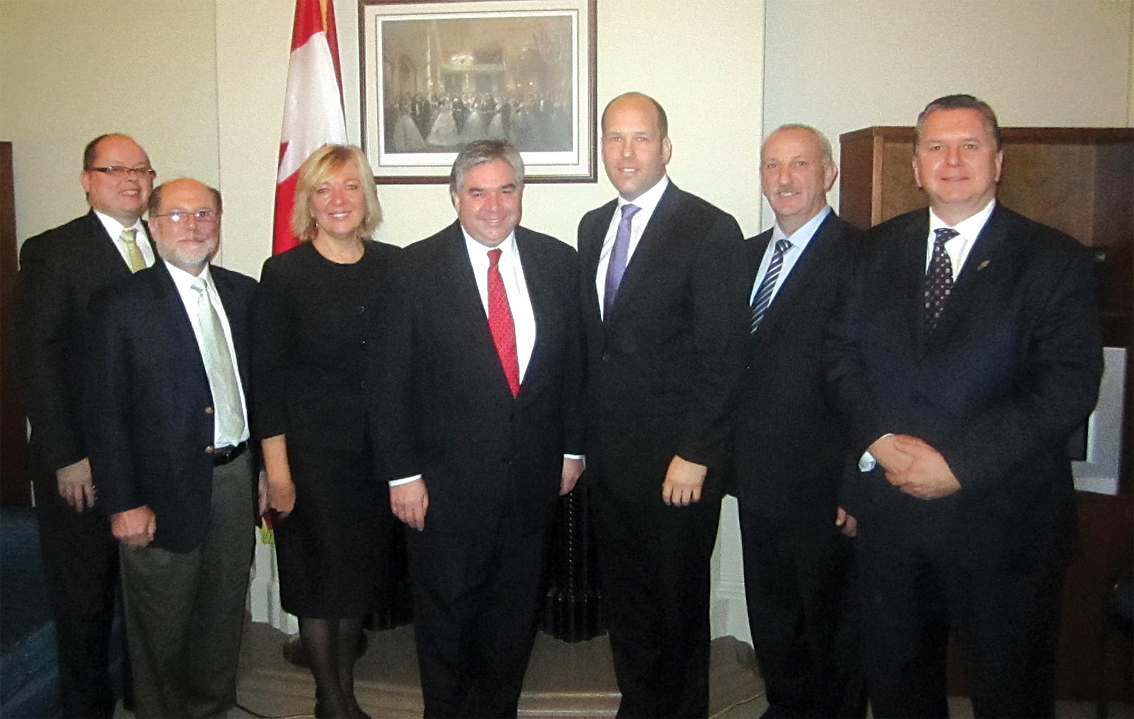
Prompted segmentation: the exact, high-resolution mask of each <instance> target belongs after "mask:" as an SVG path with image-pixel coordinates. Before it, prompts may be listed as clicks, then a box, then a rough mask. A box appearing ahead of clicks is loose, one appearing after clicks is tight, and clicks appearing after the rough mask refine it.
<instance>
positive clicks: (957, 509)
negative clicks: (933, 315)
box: [826, 205, 1102, 567]
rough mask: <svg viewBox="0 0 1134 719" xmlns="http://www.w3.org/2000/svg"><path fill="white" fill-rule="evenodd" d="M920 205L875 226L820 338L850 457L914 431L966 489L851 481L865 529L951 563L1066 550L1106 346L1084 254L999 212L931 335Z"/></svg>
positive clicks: (1042, 556) (1036, 558)
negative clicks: (1075, 475)
mask: <svg viewBox="0 0 1134 719" xmlns="http://www.w3.org/2000/svg"><path fill="white" fill-rule="evenodd" d="M928 234H929V213H928V211H927V210H918V211H915V212H911V213H908V214H905V215H902V216H899V217H896V218H894V219H892V220H890V221H888V222H885V223H883V224H881V225H879V226H878V227H876V228H874V230H872V231H871V233H870V239H869V242H868V243H867V245H865V247H864V252H863V254H862V258H861V262H860V264H859V266H858V267H857V270H856V273H855V276H854V278H853V280H852V282H851V283H850V285H849V286H848V293H847V296H846V298H845V303H844V305H843V306H842V307H841V309H840V311H839V313H838V314H837V315H836V317H835V319H834V321H833V322H832V324H831V326H830V327H831V331H830V334H829V336H828V339H827V343H826V345H827V348H826V358H827V375H828V379H829V380H830V389H831V391H832V392H833V394H834V399H835V401H836V402H837V404H838V406H839V407H840V409H841V410H842V412H843V413H844V415H845V416H846V418H847V420H848V422H849V427H850V432H851V448H852V453H853V456H854V457H856V458H857V457H858V456H859V455H860V454H861V453H862V452H863V451H864V450H865V449H866V448H867V447H868V446H869V445H870V444H871V443H872V442H873V441H874V440H875V439H877V438H878V437H880V436H882V435H883V434H885V433H887V432H892V433H903V434H910V435H914V436H916V437H920V438H922V439H923V440H925V441H926V442H928V443H929V444H930V445H932V446H933V447H935V448H936V449H937V450H938V451H940V452H941V453H942V454H943V455H944V457H945V460H946V461H947V462H948V464H949V467H950V468H951V469H952V471H953V473H954V474H955V475H956V477H957V479H958V480H959V481H960V483H961V487H962V488H961V490H960V491H959V492H957V493H955V494H953V495H951V496H949V497H945V498H941V499H936V500H930V501H925V500H920V499H915V498H912V497H910V496H908V495H905V494H902V493H901V492H899V491H898V490H897V489H895V488H893V487H891V486H890V485H889V483H888V482H887V481H886V479H885V477H884V476H883V474H882V472H881V470H880V469H876V470H874V471H873V472H871V473H869V474H867V475H859V476H854V477H852V478H851V479H850V480H848V481H849V482H850V484H849V486H848V489H851V490H853V494H852V495H850V496H851V497H852V501H851V504H852V505H853V506H852V507H850V508H849V509H852V514H855V516H856V517H858V519H859V526H860V530H861V531H860V534H861V533H862V532H866V533H874V534H875V535H876V536H880V537H882V538H883V541H893V542H897V543H899V546H902V545H903V544H909V543H919V544H920V545H921V546H922V547H923V548H927V549H928V550H929V551H931V552H937V553H938V554H943V553H947V555H948V556H951V557H955V558H957V559H958V560H960V561H964V562H970V563H980V564H995V565H999V566H1017V567H1027V566H1030V565H1031V566H1034V564H1035V563H1036V562H1041V563H1044V564H1048V563H1050V562H1055V561H1064V560H1067V559H1068V558H1069V555H1070V550H1071V549H1072V546H1073V538H1074V535H1075V521H1076V517H1075V497H1074V487H1073V481H1072V476H1071V466H1070V462H1069V460H1068V456H1067V439H1068V437H1069V435H1070V434H1071V432H1072V431H1073V430H1074V429H1075V428H1076V427H1077V426H1079V425H1080V424H1081V423H1082V422H1083V420H1084V419H1085V418H1086V417H1087V415H1088V414H1089V413H1090V411H1091V409H1092V408H1093V407H1094V405H1095V400H1096V398H1097V395H1098V388H1099V378H1100V377H1101V373H1102V352H1101V341H1100V330H1099V320H1098V311H1097V308H1096V303H1095V289H1094V287H1095V283H1094V277H1093V267H1092V262H1091V256H1090V253H1089V252H1088V251H1087V249H1086V248H1084V247H1083V246H1081V245H1080V244H1079V243H1077V242H1075V241H1074V240H1073V239H1071V238H1070V237H1067V236H1066V235H1064V234H1063V233H1061V232H1058V231H1056V230H1053V229H1051V228H1050V227H1045V226H1043V225H1040V224H1038V223H1036V222H1033V221H1031V220H1029V219H1027V218H1026V217H1023V216H1021V215H1018V214H1016V213H1015V212H1012V211H1011V210H1008V209H1007V208H1005V207H1003V206H1002V205H997V207H996V209H995V210H994V211H993V213H992V216H991V217H990V218H989V220H988V224H986V225H985V227H984V230H983V231H982V232H981V234H980V236H979V237H978V238H977V240H976V242H975V243H974V245H973V247H972V250H971V252H970V254H969V257H968V259H967V260H966V261H965V265H964V267H963V268H962V270H961V274H960V277H959V278H958V279H957V282H956V284H955V285H954V287H953V291H952V294H951V295H950V297H949V300H948V303H947V304H946V305H945V309H944V312H943V313H942V315H941V317H940V319H939V321H938V325H937V329H936V330H935V332H934V333H933V334H932V335H931V336H929V338H928V339H927V338H926V336H925V334H924V333H923V331H922V312H923V310H922V288H923V279H924V277H925V258H926V238H927V236H928Z"/></svg>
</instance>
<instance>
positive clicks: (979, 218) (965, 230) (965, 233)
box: [929, 198, 996, 242]
mask: <svg viewBox="0 0 1134 719" xmlns="http://www.w3.org/2000/svg"><path fill="white" fill-rule="evenodd" d="M995 208H996V198H993V199H991V200H989V201H988V204H987V205H985V206H984V209H982V210H981V211H980V212H978V213H976V214H975V215H973V216H972V217H968V218H966V219H964V220H961V221H960V222H958V223H957V224H955V225H947V224H945V221H944V220H942V219H941V218H940V217H938V216H937V213H935V212H934V211H933V208H932V207H931V208H929V234H930V235H931V236H932V235H933V232H934V230H937V229H940V228H942V227H952V228H953V229H954V230H956V231H957V234H958V235H960V236H961V237H964V238H965V239H966V240H968V241H970V242H971V241H973V240H975V239H976V238H977V236H978V235H980V231H981V230H983V229H984V226H985V224H986V223H987V222H988V218H989V217H991V216H992V211H993V210H994V209H995Z"/></svg>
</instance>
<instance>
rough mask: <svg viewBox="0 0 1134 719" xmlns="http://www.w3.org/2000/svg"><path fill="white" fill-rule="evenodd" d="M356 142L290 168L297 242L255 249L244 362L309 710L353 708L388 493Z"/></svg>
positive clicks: (368, 227)
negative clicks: (378, 472) (263, 253)
mask: <svg viewBox="0 0 1134 719" xmlns="http://www.w3.org/2000/svg"><path fill="white" fill-rule="evenodd" d="M381 217H382V211H381V208H380V206H379V204H378V196H377V190H376V188H375V185H374V179H373V173H372V172H371V170H370V166H369V165H368V163H367V162H366V157H365V156H364V155H363V154H362V151H361V150H360V149H359V148H357V147H353V146H344V145H324V146H323V147H321V148H320V149H318V150H316V151H315V152H314V153H312V155H311V156H310V157H309V158H308V159H307V161H306V162H304V163H303V165H302V166H301V167H300V169H299V177H298V183H297V186H296V193H295V211H294V213H293V215H292V230H293V231H294V232H295V234H296V235H297V236H298V237H299V238H300V239H301V242H300V244H299V246H298V247H295V248H293V249H291V250H289V251H287V252H284V253H282V254H279V255H276V256H275V257H272V258H270V259H269V260H268V261H267V262H265V263H264V268H263V271H262V273H261V277H260V292H259V297H258V301H257V311H256V328H255V345H254V347H255V349H254V363H253V364H254V370H255V373H256V375H255V385H254V386H255V410H256V427H257V435H258V436H259V437H260V438H261V439H260V441H261V445H262V447H263V454H264V464H265V467H266V469H267V473H268V497H269V501H270V503H271V507H272V508H273V509H275V510H276V511H277V512H278V513H279V517H280V519H279V521H278V522H277V524H276V548H277V561H278V564H279V573H280V599H281V603H282V605H283V608H284V609H285V610H287V611H289V612H291V613H292V614H295V615H296V616H297V617H299V632H300V636H301V637H302V640H303V644H304V647H305V648H306V649H307V653H308V655H309V657H310V660H311V671H312V674H314V676H315V683H316V703H315V715H316V716H328V717H330V716H334V717H365V716H366V714H365V713H364V712H363V711H362V709H361V708H360V707H359V705H358V701H357V699H356V698H355V695H354V650H355V647H356V645H357V642H358V638H359V634H360V632H361V630H362V620H363V616H364V615H365V614H367V613H368V612H370V611H372V610H373V608H374V605H375V602H376V599H377V597H378V596H379V594H378V593H379V591H380V590H381V589H382V588H383V587H384V586H386V585H387V584H388V582H387V581H386V575H387V574H388V570H387V567H388V563H389V561H388V556H387V554H388V552H387V549H388V546H387V544H388V539H387V538H388V537H389V536H390V532H389V527H390V526H391V525H390V522H391V520H390V517H391V516H392V515H391V513H390V509H389V494H388V490H387V488H386V487H385V486H382V487H378V486H377V484H376V480H375V478H374V470H373V466H374V465H373V459H372V455H371V453H372V452H373V448H372V447H371V446H370V433H369V430H368V427H367V424H368V419H367V413H366V407H367V405H368V404H369V403H368V402H367V401H366V393H367V391H368V389H367V377H368V375H369V374H370V372H372V371H373V367H374V364H375V362H376V361H377V359H378V358H377V357H375V356H374V353H375V352H376V351H377V347H378V344H379V343H378V341H377V340H378V339H379V337H380V333H381V321H382V314H383V312H384V310H385V305H386V302H385V297H384V293H385V288H386V287H388V285H389V273H390V266H391V260H392V256H393V254H394V253H395V252H396V251H397V249H396V248H395V247H393V246H392V245H386V244H381V243H378V242H374V241H373V240H371V239H370V236H371V235H372V234H373V232H374V230H375V229H376V228H377V227H378V223H379V222H380V221H381Z"/></svg>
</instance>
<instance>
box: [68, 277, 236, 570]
mask: <svg viewBox="0 0 1134 719" xmlns="http://www.w3.org/2000/svg"><path fill="white" fill-rule="evenodd" d="M210 272H211V274H212V277H213V280H214V281H215V283H216V288H217V293H218V294H219V295H220V297H221V302H222V303H223V304H224V311H225V315H227V317H228V322H229V326H230V328H231V330H232V341H233V344H234V345H235V350H236V357H237V365H238V369H239V372H240V381H241V383H242V385H243V387H244V391H245V394H246V395H247V394H248V393H249V392H250V387H251V378H250V376H249V371H248V367H249V364H248V362H249V343H250V336H249V332H250V320H251V311H252V301H253V296H254V294H255V291H256V281H255V280H253V279H252V278H250V277H246V276H244V275H241V274H238V273H236V272H230V271H228V270H225V269H223V268H220V267H215V266H214V267H212V268H211V269H210ZM87 344H88V347H89V352H88V358H89V359H88V368H87V374H86V382H85V388H84V397H85V402H84V408H83V409H84V416H85V420H86V421H85V427H84V428H85V430H86V434H87V437H88V440H89V450H90V458H91V469H92V470H93V472H94V479H95V485H96V486H97V487H98V488H99V506H100V507H102V510H103V511H104V512H106V513H107V514H114V513H116V512H122V511H125V510H127V509H134V508H135V507H140V506H142V505H148V506H149V508H150V509H151V510H153V512H154V514H155V515H156V517H157V533H156V535H155V536H154V541H153V546H155V547H160V548H162V549H167V550H170V551H173V552H187V551H190V550H192V549H193V548H194V547H196V546H197V545H199V544H200V543H201V540H202V539H203V537H204V535H205V531H206V530H207V529H208V526H209V501H210V497H211V494H212V492H211V488H212V475H213V457H212V454H211V452H212V444H213V437H214V423H213V399H212V393H211V391H210V390H209V380H208V377H207V376H206V374H205V365H204V362H203V361H202V359H201V352H200V350H199V348H198V346H197V341H196V339H195V338H194V336H193V326H192V324H190V321H189V316H188V314H187V313H186V311H185V305H184V304H183V303H182V301H181V297H180V296H179V295H178V293H177V287H176V286H175V285H174V284H173V278H172V277H170V275H169V270H168V269H167V268H166V266H165V263H164V262H161V261H159V262H157V263H156V264H155V265H154V266H153V267H150V268H149V269H146V270H142V271H141V272H138V273H136V274H135V275H134V276H133V277H131V278H129V279H128V280H126V281H124V282H121V283H119V284H116V285H114V286H112V287H108V288H106V289H105V290H103V291H102V292H99V293H98V294H96V295H95V296H94V297H93V298H92V299H91V306H90V320H89V327H88V340H87ZM249 406H250V405H249ZM250 479H251V480H252V481H254V478H250ZM248 511H249V518H250V519H251V517H252V516H253V513H254V512H255V508H253V507H249V508H248ZM249 531H251V529H250V530H249Z"/></svg>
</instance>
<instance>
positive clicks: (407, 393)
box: [373, 140, 583, 717]
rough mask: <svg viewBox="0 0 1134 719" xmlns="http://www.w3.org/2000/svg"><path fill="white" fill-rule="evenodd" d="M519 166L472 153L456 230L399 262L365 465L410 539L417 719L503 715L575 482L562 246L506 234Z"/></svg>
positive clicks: (504, 145)
mask: <svg viewBox="0 0 1134 719" xmlns="http://www.w3.org/2000/svg"><path fill="white" fill-rule="evenodd" d="M523 190H524V164H523V160H522V159H521V158H520V154H519V152H518V151H517V150H516V149H515V147H513V146H512V145H511V144H510V143H508V142H506V141H501V140H482V141H477V142H472V143H469V144H468V145H466V146H465V148H464V149H463V150H462V151H461V152H460V154H459V155H458V156H457V159H456V161H455V162H454V164H453V169H452V172H451V174H450V184H449V191H450V196H451V198H452V200H453V206H454V208H456V210H457V221H456V222H454V223H453V224H451V225H449V226H448V227H447V228H445V229H444V230H441V231H440V232H438V233H437V234H435V235H433V236H432V237H429V238H427V239H424V240H421V241H420V242H417V243H414V244H413V245H410V246H409V247H408V248H406V250H405V252H404V253H402V255H401V256H400V257H399V260H398V261H399V264H400V267H399V268H398V273H397V274H398V278H399V280H398V287H397V288H396V290H395V292H394V296H395V299H394V302H395V308H394V311H393V312H392V313H391V315H390V316H391V317H392V319H391V321H390V327H389V328H388V329H387V332H386V333H385V336H386V338H387V341H388V345H387V347H386V348H384V349H385V351H384V353H383V356H384V359H383V366H382V370H381V373H380V381H379V383H378V388H377V391H376V392H375V393H374V400H373V401H374V402H375V405H374V410H373V416H374V425H375V446H376V447H377V448H378V451H377V457H376V463H377V465H378V471H379V474H380V476H382V477H384V478H386V479H388V480H390V504H391V508H392V509H393V511H394V514H396V515H397V517H398V518H399V519H401V520H402V521H403V522H405V523H406V524H407V525H408V527H410V528H412V529H413V530H416V531H408V532H407V535H408V549H409V558H410V576H411V578H412V581H413V586H414V615H415V616H414V624H415V636H416V640H417V653H418V664H419V667H420V670H421V686H422V692H423V694H424V699H425V716H427V717H434V716H443V717H454V716H515V715H516V704H517V701H518V699H519V696H520V689H521V686H522V684H523V678H524V672H525V670H526V669H527V664H528V658H529V656H530V654H531V648H532V642H533V641H534V638H535V630H536V609H537V607H538V603H539V597H538V592H539V580H540V575H541V573H542V567H543V548H544V533H545V531H546V529H547V527H548V526H549V524H550V522H551V520H552V517H553V515H554V510H555V506H556V498H557V497H558V495H560V494H566V493H567V492H570V491H571V489H572V488H573V487H574V485H575V481H576V480H577V479H578V477H579V475H580V474H581V473H582V468H583V462H582V456H581V447H580V445H581V437H580V432H579V429H578V427H579V422H578V417H577V412H578V398H579V392H580V386H581V372H582V349H581V340H580V333H579V317H578V306H579V305H578V270H577V262H576V259H575V252H574V250H572V249H571V247H570V246H568V245H566V244H565V243H563V242H560V241H558V240H556V239H554V238H552V237H548V236H547V235H543V234H540V233H538V232H533V231H531V230H528V229H526V228H524V227H520V226H519V222H520V216H521V213H522V197H523Z"/></svg>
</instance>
